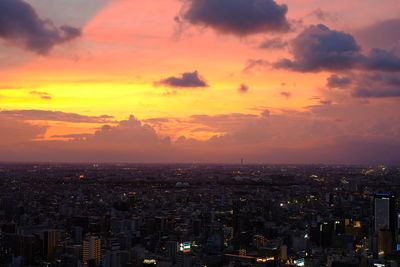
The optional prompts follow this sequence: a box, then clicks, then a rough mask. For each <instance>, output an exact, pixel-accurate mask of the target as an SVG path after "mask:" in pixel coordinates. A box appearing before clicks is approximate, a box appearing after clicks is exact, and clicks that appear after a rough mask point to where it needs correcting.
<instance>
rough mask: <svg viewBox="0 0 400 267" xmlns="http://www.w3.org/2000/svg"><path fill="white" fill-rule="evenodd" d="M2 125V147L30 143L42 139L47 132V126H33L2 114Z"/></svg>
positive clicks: (0, 123) (0, 136)
mask: <svg viewBox="0 0 400 267" xmlns="http://www.w3.org/2000/svg"><path fill="white" fill-rule="evenodd" d="M0 125H1V131H0V145H5V144H7V145H13V144H15V143H23V142H29V141H31V140H33V139H35V138H40V137H42V136H43V135H44V134H45V133H46V130H47V127H45V126H38V125H33V124H30V123H27V122H23V121H21V120H18V119H15V118H13V117H10V116H5V115H4V114H0ZM0 150H1V149H0Z"/></svg>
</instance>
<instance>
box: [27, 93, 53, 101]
mask: <svg viewBox="0 0 400 267" xmlns="http://www.w3.org/2000/svg"><path fill="white" fill-rule="evenodd" d="M29 93H30V94H31V95H38V96H39V97H40V98H41V99H44V100H51V99H52V97H51V95H50V94H49V93H45V92H39V91H31V92H29Z"/></svg>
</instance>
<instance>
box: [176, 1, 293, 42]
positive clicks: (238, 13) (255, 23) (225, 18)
mask: <svg viewBox="0 0 400 267" xmlns="http://www.w3.org/2000/svg"><path fill="white" fill-rule="evenodd" d="M287 10H288V8H287V6H286V5H279V4H277V3H276V2H275V1H274V0H186V1H185V5H184V10H183V11H182V15H181V16H182V18H183V20H184V21H187V22H189V23H190V24H193V25H198V26H203V27H210V28H213V29H215V30H216V31H218V32H221V33H229V34H234V35H238V36H246V35H250V34H256V33H266V32H284V31H288V30H289V28H290V27H289V23H288V21H287V19H286V13H287Z"/></svg>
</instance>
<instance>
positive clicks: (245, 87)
mask: <svg viewBox="0 0 400 267" xmlns="http://www.w3.org/2000/svg"><path fill="white" fill-rule="evenodd" d="M248 91H249V86H248V85H246V84H244V83H242V84H241V85H240V86H239V88H238V92H239V93H241V94H245V93H247V92H248Z"/></svg>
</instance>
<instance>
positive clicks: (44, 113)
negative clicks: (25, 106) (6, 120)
mask: <svg viewBox="0 0 400 267" xmlns="http://www.w3.org/2000/svg"><path fill="white" fill-rule="evenodd" d="M0 115H4V116H8V117H10V118H14V119H18V120H48V121H67V122H78V123H81V122H82V123H106V122H113V121H110V119H112V118H113V117H112V116H108V115H101V116H85V115H81V114H77V113H66V112H61V111H50V110H2V111H0Z"/></svg>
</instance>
